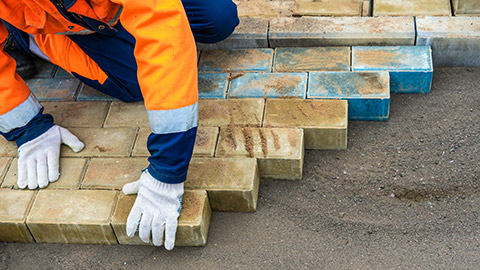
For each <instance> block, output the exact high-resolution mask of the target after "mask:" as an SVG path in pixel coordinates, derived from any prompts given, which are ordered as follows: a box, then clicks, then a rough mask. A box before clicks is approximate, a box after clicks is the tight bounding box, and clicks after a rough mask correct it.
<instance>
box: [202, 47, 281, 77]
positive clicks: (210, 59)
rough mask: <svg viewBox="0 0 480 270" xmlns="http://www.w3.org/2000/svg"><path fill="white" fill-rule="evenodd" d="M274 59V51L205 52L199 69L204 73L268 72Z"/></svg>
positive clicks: (233, 50)
mask: <svg viewBox="0 0 480 270" xmlns="http://www.w3.org/2000/svg"><path fill="white" fill-rule="evenodd" d="M272 59H273V50H272V49H232V50H211V51H203V52H202V54H201V55H200V63H199V67H198V69H199V71H202V72H235V71H242V72H247V71H257V72H258V71H266V72H268V71H270V69H271V67H272Z"/></svg>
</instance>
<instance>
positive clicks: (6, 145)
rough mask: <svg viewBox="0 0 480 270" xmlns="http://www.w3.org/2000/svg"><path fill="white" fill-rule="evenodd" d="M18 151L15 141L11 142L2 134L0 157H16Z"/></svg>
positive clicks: (0, 137)
mask: <svg viewBox="0 0 480 270" xmlns="http://www.w3.org/2000/svg"><path fill="white" fill-rule="evenodd" d="M17 151H18V148H17V145H16V144H15V142H9V141H7V140H6V139H5V138H4V137H3V136H0V157H16V156H17Z"/></svg>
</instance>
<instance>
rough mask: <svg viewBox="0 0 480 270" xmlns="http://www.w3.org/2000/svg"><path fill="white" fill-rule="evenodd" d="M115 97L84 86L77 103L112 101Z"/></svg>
mask: <svg viewBox="0 0 480 270" xmlns="http://www.w3.org/2000/svg"><path fill="white" fill-rule="evenodd" d="M112 100H114V98H113V97H111V96H108V95H106V94H104V93H102V92H100V91H97V90H95V89H93V88H91V87H90V86H87V85H85V84H82V86H81V88H80V92H79V93H78V97H77V101H112Z"/></svg>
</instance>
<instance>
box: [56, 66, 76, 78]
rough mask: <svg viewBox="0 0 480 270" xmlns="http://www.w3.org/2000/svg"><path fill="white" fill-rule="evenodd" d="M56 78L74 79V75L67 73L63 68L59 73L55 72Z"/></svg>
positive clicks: (59, 68)
mask: <svg viewBox="0 0 480 270" xmlns="http://www.w3.org/2000/svg"><path fill="white" fill-rule="evenodd" d="M55 78H73V76H72V74H70V73H68V72H67V71H65V70H64V69H63V68H61V67H58V68H57V72H55Z"/></svg>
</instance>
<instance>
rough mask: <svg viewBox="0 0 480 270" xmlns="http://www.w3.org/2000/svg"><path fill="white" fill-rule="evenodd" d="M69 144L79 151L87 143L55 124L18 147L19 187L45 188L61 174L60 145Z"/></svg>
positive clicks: (75, 150)
mask: <svg viewBox="0 0 480 270" xmlns="http://www.w3.org/2000/svg"><path fill="white" fill-rule="evenodd" d="M62 143H64V144H66V145H68V146H69V147H70V148H71V149H72V150H73V151H74V152H79V151H81V150H82V149H83V147H85V145H84V144H83V143H82V142H81V141H80V140H79V139H78V138H77V137H75V135H73V134H72V133H70V131H68V130H66V129H64V128H62V127H60V126H57V125H54V126H53V127H51V128H50V129H49V130H47V131H46V132H45V133H43V134H42V135H40V136H38V137H37V138H35V139H33V140H31V141H28V142H26V143H24V144H22V145H21V146H20V147H19V148H18V180H17V185H18V187H19V188H21V189H24V188H26V187H27V184H28V188H29V189H36V188H37V187H40V188H45V187H47V186H48V184H49V183H50V182H55V181H57V180H58V177H59V176H60V172H59V161H60V145H61V144H62Z"/></svg>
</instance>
